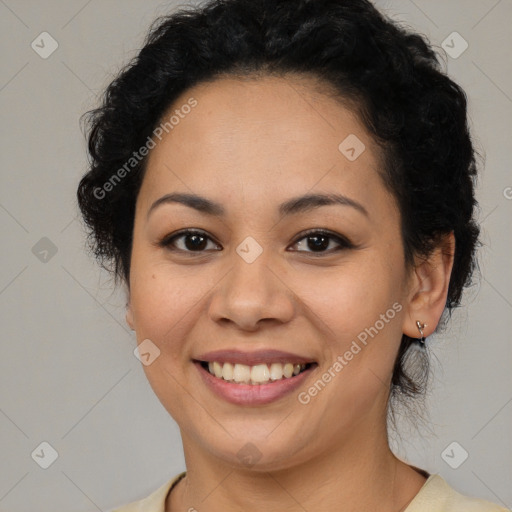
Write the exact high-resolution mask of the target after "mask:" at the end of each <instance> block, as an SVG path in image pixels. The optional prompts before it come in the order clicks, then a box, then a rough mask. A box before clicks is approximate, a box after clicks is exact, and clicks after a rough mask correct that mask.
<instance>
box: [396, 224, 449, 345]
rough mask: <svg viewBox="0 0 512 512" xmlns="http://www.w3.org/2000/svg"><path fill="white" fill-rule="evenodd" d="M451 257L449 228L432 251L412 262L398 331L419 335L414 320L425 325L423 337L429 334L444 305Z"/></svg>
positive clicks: (436, 322)
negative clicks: (413, 263)
mask: <svg viewBox="0 0 512 512" xmlns="http://www.w3.org/2000/svg"><path fill="white" fill-rule="evenodd" d="M454 256H455V236H454V234H453V231H452V232H451V233H448V234H446V235H443V236H442V238H441V239H440V241H439V243H438V245H437V247H436V248H435V249H434V251H433V253H432V254H431V255H430V256H429V257H428V258H427V259H425V258H422V259H421V258H420V259H418V260H417V261H416V263H415V266H414V270H413V273H412V276H411V278H410V284H409V296H408V304H407V314H406V315H404V324H403V326H402V331H403V333H404V334H406V335H407V336H409V337H411V338H419V337H420V332H419V330H418V326H417V325H416V322H417V321H418V320H419V321H420V322H421V323H422V324H426V326H425V328H424V329H423V335H424V336H425V337H427V336H429V335H430V334H432V333H433V332H434V331H435V329H436V327H437V324H438V323H439V320H440V318H441V315H442V313H443V311H444V308H445V306H446V298H447V296H448V287H449V284H450V276H451V273H452V267H453V260H454Z"/></svg>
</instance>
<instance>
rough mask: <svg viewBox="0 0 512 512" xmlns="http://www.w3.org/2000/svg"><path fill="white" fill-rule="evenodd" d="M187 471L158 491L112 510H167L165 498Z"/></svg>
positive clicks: (131, 511) (115, 511) (120, 511)
mask: <svg viewBox="0 0 512 512" xmlns="http://www.w3.org/2000/svg"><path fill="white" fill-rule="evenodd" d="M185 474H186V472H183V473H180V474H179V475H177V476H175V477H174V478H172V479H171V480H169V481H168V482H166V483H165V484H164V485H162V486H161V487H159V488H158V489H157V490H156V491H154V492H153V493H152V494H150V495H149V496H148V497H146V498H144V499H142V500H139V501H133V502H131V503H128V504H127V505H124V506H122V507H120V508H116V509H114V510H112V511H111V512H165V499H166V498H167V495H168V494H169V492H170V491H171V489H172V488H173V487H174V486H175V485H176V484H177V483H178V482H179V481H180V480H181V479H182V478H183V477H184V476H185Z"/></svg>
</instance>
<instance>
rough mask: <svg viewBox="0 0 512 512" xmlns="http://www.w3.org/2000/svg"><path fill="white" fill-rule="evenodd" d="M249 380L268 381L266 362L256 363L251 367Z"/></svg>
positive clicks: (268, 372)
mask: <svg viewBox="0 0 512 512" xmlns="http://www.w3.org/2000/svg"><path fill="white" fill-rule="evenodd" d="M251 380H252V381H253V382H268V381H269V380H270V370H269V369H268V366H267V365H266V364H257V365H256V366H253V367H252V368H251Z"/></svg>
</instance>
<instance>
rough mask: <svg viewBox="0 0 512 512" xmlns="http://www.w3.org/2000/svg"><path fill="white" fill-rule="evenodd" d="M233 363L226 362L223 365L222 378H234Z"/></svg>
mask: <svg viewBox="0 0 512 512" xmlns="http://www.w3.org/2000/svg"><path fill="white" fill-rule="evenodd" d="M233 369H234V368H233V365H232V364H231V363H224V366H223V367H222V378H223V379H224V380H233Z"/></svg>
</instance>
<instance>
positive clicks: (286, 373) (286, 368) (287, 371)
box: [283, 363, 293, 379]
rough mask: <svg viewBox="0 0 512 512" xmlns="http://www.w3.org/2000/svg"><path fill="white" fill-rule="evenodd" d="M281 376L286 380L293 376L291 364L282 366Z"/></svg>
mask: <svg viewBox="0 0 512 512" xmlns="http://www.w3.org/2000/svg"><path fill="white" fill-rule="evenodd" d="M283 374H284V376H285V377H286V378H287V379H289V378H290V377H291V376H292V375H293V364H292V363H286V364H285V365H284V366H283Z"/></svg>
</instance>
